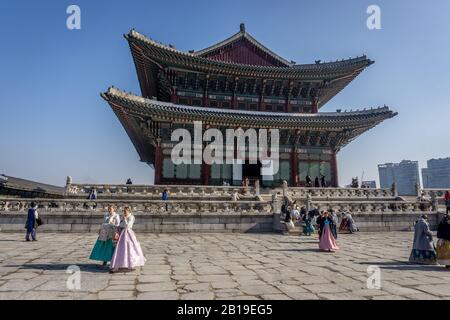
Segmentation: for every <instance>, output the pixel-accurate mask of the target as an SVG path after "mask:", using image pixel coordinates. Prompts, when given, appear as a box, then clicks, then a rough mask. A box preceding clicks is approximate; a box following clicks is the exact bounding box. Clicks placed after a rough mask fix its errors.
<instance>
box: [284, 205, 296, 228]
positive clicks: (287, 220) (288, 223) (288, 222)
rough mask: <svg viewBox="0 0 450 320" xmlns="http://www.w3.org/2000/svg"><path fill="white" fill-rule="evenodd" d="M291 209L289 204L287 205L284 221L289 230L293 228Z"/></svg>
mask: <svg viewBox="0 0 450 320" xmlns="http://www.w3.org/2000/svg"><path fill="white" fill-rule="evenodd" d="M292 212H293V209H292V207H291V206H288V207H287V213H286V218H285V219H284V222H285V223H286V228H287V229H288V231H289V230H293V229H294V228H295V224H294V217H293V216H292Z"/></svg>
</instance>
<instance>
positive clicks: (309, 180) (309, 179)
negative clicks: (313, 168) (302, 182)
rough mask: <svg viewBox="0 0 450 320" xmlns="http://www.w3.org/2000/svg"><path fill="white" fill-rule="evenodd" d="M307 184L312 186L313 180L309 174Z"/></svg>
mask: <svg viewBox="0 0 450 320" xmlns="http://www.w3.org/2000/svg"><path fill="white" fill-rule="evenodd" d="M306 186H307V187H312V180H311V177H310V176H309V175H307V176H306Z"/></svg>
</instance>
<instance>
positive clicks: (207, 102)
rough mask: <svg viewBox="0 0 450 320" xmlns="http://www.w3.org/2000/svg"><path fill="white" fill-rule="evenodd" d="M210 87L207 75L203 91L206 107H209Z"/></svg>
mask: <svg viewBox="0 0 450 320" xmlns="http://www.w3.org/2000/svg"><path fill="white" fill-rule="evenodd" d="M208 86H209V74H207V75H206V79H205V88H204V90H203V106H204V107H209V100H208Z"/></svg>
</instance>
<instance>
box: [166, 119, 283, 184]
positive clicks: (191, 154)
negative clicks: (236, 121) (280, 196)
mask: <svg viewBox="0 0 450 320" xmlns="http://www.w3.org/2000/svg"><path fill="white" fill-rule="evenodd" d="M202 128H203V125H202V122H201V121H194V138H193V139H192V135H191V132H190V131H189V130H187V129H182V128H179V129H176V130H174V131H173V132H172V136H171V141H172V142H178V143H177V144H176V145H175V146H174V147H173V149H172V152H171V159H172V162H173V163H174V164H175V165H180V164H201V163H202V159H203V161H204V162H205V163H206V164H209V165H211V164H225V163H226V164H233V163H236V162H241V161H246V160H248V162H249V163H250V164H256V163H257V162H258V160H259V161H260V162H261V164H262V169H261V174H262V175H274V174H277V173H278V170H279V140H280V136H279V130H278V129H271V130H267V129H259V130H258V132H257V131H256V130H255V129H247V130H245V131H244V130H243V129H241V128H238V129H226V130H225V136H226V137H225V143H224V137H223V134H222V131H220V130H219V129H215V128H209V129H207V130H206V131H205V132H204V133H203V130H202ZM269 131H270V132H269ZM203 142H209V144H208V145H206V146H205V147H204V148H203ZM269 144H270V146H269ZM224 154H225V156H224Z"/></svg>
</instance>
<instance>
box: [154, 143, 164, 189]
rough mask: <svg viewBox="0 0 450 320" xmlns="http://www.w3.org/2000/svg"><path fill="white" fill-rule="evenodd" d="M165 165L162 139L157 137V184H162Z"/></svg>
mask: <svg viewBox="0 0 450 320" xmlns="http://www.w3.org/2000/svg"><path fill="white" fill-rule="evenodd" d="M162 166H163V153H162V148H161V139H157V142H156V148H155V184H161V176H162V169H163V168H162Z"/></svg>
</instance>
